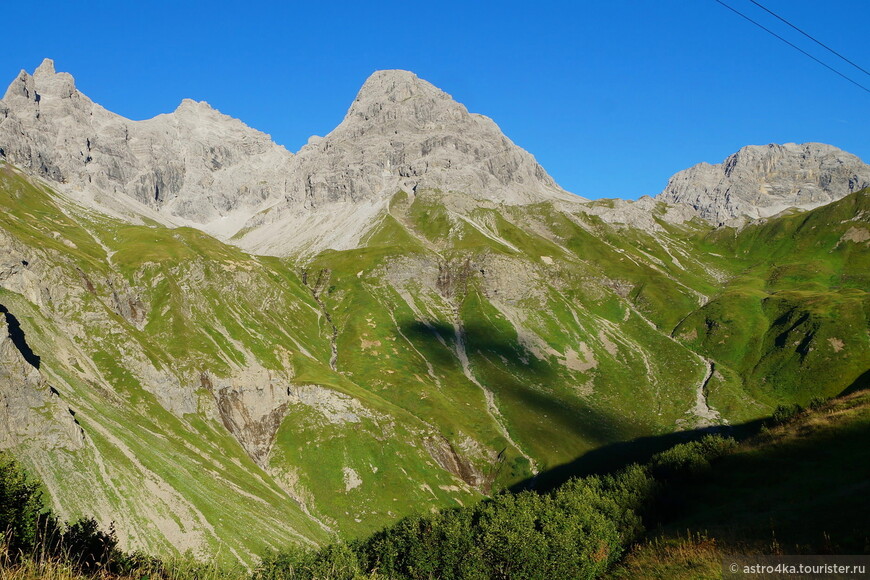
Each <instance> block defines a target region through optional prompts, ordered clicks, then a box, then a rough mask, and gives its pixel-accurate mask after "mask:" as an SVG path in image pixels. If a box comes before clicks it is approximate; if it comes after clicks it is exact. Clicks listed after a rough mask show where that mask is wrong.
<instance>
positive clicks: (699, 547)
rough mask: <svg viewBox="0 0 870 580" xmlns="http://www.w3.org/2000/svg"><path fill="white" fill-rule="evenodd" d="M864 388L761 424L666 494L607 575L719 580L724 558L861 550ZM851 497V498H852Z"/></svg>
mask: <svg viewBox="0 0 870 580" xmlns="http://www.w3.org/2000/svg"><path fill="white" fill-rule="evenodd" d="M868 443H870V392H868V391H866V390H865V391H858V392H856V393H852V394H849V395H847V396H845V397H843V398H841V399H838V400H834V401H831V402H829V403H827V404H825V405H818V406H816V408H815V409H814V410H811V411H805V412H803V413H800V414H799V415H797V416H796V417H793V418H792V419H791V420H789V421H786V422H785V423H784V424H782V425H780V426H776V427H772V428H770V429H763V430H762V432H761V434H759V435H757V436H756V437H754V438H752V439H750V440H748V441H746V442H744V443H742V444H741V445H740V447H738V449H737V450H736V452H735V453H733V454H731V455H729V456H728V457H725V458H723V459H722V460H720V461H719V462H717V463H715V464H714V465H713V467H712V469H709V470H707V471H705V472H703V473H701V474H699V477H696V478H695V479H694V480H692V481H691V482H689V485H684V486H682V487H681V488H679V489H675V490H673V493H672V494H671V497H669V498H667V499H668V508H669V509H668V511H669V515H668V516H667V517H665V518H664V519H663V521H661V522H659V523H660V527H659V528H658V529H656V530H654V531H653V532H652V533H650V537H649V538H648V539H647V540H646V541H644V542H641V543H640V544H639V545H638V546H636V547H635V549H634V550H633V551H632V552H631V553H630V554H629V555H628V556H627V557H626V558H625V560H624V562H622V563H621V564H620V565H619V566H617V567H616V568H615V569H614V570H612V571H611V572H610V573H609V574H608V575H606V577H608V578H638V577H645V578H685V579H687V580H688V579H692V580H694V579H697V578H721V577H722V558H723V554H759V553H760V554H862V553H863V554H866V553H867V549H868V535H867V526H866V522H867V517H868V515H870V514H868V510H867V504H866V502H864V501H861V500H860V497H861V496H862V494H863V493H865V492H866V491H867V485H868V480H870V470H868V465H870V456H868V450H870V445H868ZM856 498H858V499H856Z"/></svg>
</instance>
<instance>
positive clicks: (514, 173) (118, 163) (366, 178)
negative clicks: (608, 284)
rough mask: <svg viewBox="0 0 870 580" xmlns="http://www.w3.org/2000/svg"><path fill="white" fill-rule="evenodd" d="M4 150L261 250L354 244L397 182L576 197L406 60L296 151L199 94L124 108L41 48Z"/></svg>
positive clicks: (62, 178) (103, 193) (534, 197)
mask: <svg viewBox="0 0 870 580" xmlns="http://www.w3.org/2000/svg"><path fill="white" fill-rule="evenodd" d="M0 159H6V160H8V161H9V162H11V163H13V164H15V165H17V166H19V167H21V168H24V169H25V170H27V171H28V172H31V173H33V174H36V175H38V176H39V177H42V178H44V179H47V180H50V181H52V182H55V183H57V184H64V186H65V190H66V191H73V192H80V193H81V196H80V197H82V198H84V199H85V200H86V201H90V202H93V203H91V205H95V206H97V207H98V208H102V205H104V204H107V203H117V198H118V197H119V196H120V197H125V198H127V199H130V200H135V202H137V203H138V206H137V207H139V208H140V213H143V215H149V217H152V218H154V217H157V218H158V219H161V218H162V221H167V222H168V223H173V224H185V223H186V224H189V225H194V226H197V227H201V228H202V229H205V230H206V231H208V232H209V233H212V234H215V235H218V236H219V237H222V238H223V239H228V238H230V237H231V236H233V234H236V233H237V232H238V231H239V230H244V233H245V234H246V235H245V236H241V237H237V239H236V242H237V243H238V245H240V246H242V247H245V248H246V249H250V250H256V251H260V252H267V253H289V252H291V251H293V250H294V249H297V248H299V247H304V246H312V247H313V248H314V249H323V248H326V247H332V248H337V249H344V248H345V247H353V246H354V245H355V244H356V243H357V242H358V240H359V238H360V236H361V235H362V233H363V232H364V231H365V229H366V228H367V227H368V226H369V225H370V224H371V223H373V222H374V221H375V219H376V217H377V214H378V212H379V211H380V210H381V209H382V208H383V206H384V204H385V203H386V201H387V200H388V199H389V198H390V197H391V196H392V195H393V194H395V193H396V192H397V191H399V190H405V191H408V192H413V191H415V190H417V189H418V188H429V189H441V190H445V191H458V192H462V193H464V194H467V195H470V196H475V197H479V198H483V199H490V200H496V201H499V202H502V203H507V204H523V203H532V202H535V201H541V200H544V199H555V198H559V199H566V200H576V199H579V198H576V197H575V196H572V195H571V194H569V193H566V192H565V191H563V190H562V189H561V188H559V186H558V185H556V183H555V182H554V181H553V179H552V178H551V177H550V176H549V175H547V173H546V172H545V171H544V169H543V168H542V167H541V166H540V165H539V164H538V163H537V162H535V160H534V158H533V157H532V156H531V155H530V154H529V153H527V152H526V151H524V150H522V149H521V148H519V147H517V146H516V145H514V144H513V143H512V142H511V141H510V140H509V139H508V138H507V137H505V136H504V135H503V134H502V132H501V131H500V130H499V128H498V126H497V125H496V124H495V123H494V122H493V121H492V120H491V119H489V118H487V117H484V116H482V115H476V114H471V113H469V112H468V111H467V110H466V108H465V107H464V106H463V105H461V104H459V103H457V102H456V101H454V100H453V99H452V98H451V97H450V95H448V94H447V93H445V92H443V91H441V90H439V89H437V88H436V87H434V86H433V85H431V84H430V83H428V82H426V81H424V80H421V79H419V78H417V76H416V75H414V74H413V73H410V72H407V71H399V70H390V71H379V72H376V73H374V74H373V75H372V76H371V77H370V78H369V79H368V80H367V81H366V82H365V84H364V85H363V87H362V89H361V90H360V92H359V94H358V95H357V98H356V99H355V101H354V102H353V104H352V105H351V107H350V110H349V111H348V113H347V116H346V117H345V119H344V121H343V122H342V123H341V124H340V125H339V126H338V127H337V128H336V129H335V130H334V131H332V132H331V133H330V134H329V135H327V136H326V137H323V138H319V137H312V138H311V139H310V140H309V143H308V145H306V146H305V147H303V148H302V150H301V151H300V152H299V154H298V155H296V156H294V155H293V154H292V153H290V152H288V151H287V150H286V149H284V148H283V147H281V146H280V145H277V144H275V143H274V142H273V141H272V140H271V139H270V137H269V136H268V135H266V134H264V133H261V132H259V131H256V130H254V129H251V128H250V127H247V126H246V125H244V124H243V123H242V122H241V121H238V120H236V119H233V118H231V117H228V116H226V115H223V114H221V113H219V112H218V111H216V110H215V109H213V108H211V107H210V106H209V105H208V104H207V103H205V102H195V101H192V100H190V99H185V100H184V101H182V103H181V105H179V107H178V108H177V109H176V110H175V111H174V112H172V113H169V114H164V115H158V116H157V117H154V118H153V119H148V120H144V121H132V120H129V119H125V118H124V117H121V116H119V115H116V114H114V113H112V112H110V111H107V110H106V109H104V108H103V107H101V106H100V105H98V104H96V103H94V102H93V101H91V100H90V99H89V98H88V97H86V96H85V95H83V94H82V93H81V92H79V91H78V90H77V89H76V86H75V81H74V80H73V77H72V76H70V75H69V74H68V73H57V72H55V70H54V63H53V62H52V61H51V60H49V59H46V60H45V61H44V62H43V63H42V64H41V65H40V66H39V68H37V69H36V71H35V72H34V73H33V75H30V74H28V73H27V72H25V71H21V73H20V74H19V76H18V77H17V78H16V79H15V81H13V83H12V84H11V85H10V86H9V89H8V90H7V91H6V95H5V96H4V98H3V100H2V101H0ZM112 198H114V200H113V199H112ZM145 210H153V211H154V212H155V213H153V214H144V211H145ZM174 218H179V219H174ZM324 232H341V234H340V235H335V236H325V237H324V235H323V233H324ZM239 238H240V239H239Z"/></svg>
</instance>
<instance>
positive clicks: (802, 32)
mask: <svg viewBox="0 0 870 580" xmlns="http://www.w3.org/2000/svg"><path fill="white" fill-rule="evenodd" d="M749 1H750V2H752V3H753V4H755V5H756V6H758V7H759V8H761V9H762V10H764V11H765V12H767V13H768V14H770V15H771V16H774V17H776V18H778V19H779V20H782V21H783V22H785V23H786V24H788V25H789V26H791V27H792V28H794V29H795V30H797V31H798V32H800V33H801V34H803V35H804V36H806V37H807V38H809V39H810V40H812V41H813V42H815V43H816V44H818V45H819V46H821V47H822V48H824V49H826V50H827V51H828V52H832V53H833V54H835V55H837V56H839V57H840V58H842V59H843V60H845V61H846V62H848V63H849V64H851V65H852V66H854V67H855V68H856V69H858V70H859V71H861V72H862V73H864V74H866V75H870V72H867V71H866V70H864V69H863V68H861V67H860V66H858V65H857V64H855V63H854V62H852V61H851V60H849V59H848V58H846V57H845V56H843V55H842V54H840V53H839V52H837V51H836V50H834V49H833V48H831V47H830V46H828V45H827V44H825V43H823V42H821V41H819V40H816V39H815V38H813V37H812V36H811V35H810V34H808V33H806V32H804V31H803V30H801V29H800V28H798V27H797V26H795V25H794V24H792V23H791V22H789V21H788V20H786V19H785V18H783V17H782V16H780V15H779V14H777V13H776V12H774V11H773V10H769V9H767V8H765V7H764V6H762V5H761V4H760V3H758V2H756V1H755V0H749Z"/></svg>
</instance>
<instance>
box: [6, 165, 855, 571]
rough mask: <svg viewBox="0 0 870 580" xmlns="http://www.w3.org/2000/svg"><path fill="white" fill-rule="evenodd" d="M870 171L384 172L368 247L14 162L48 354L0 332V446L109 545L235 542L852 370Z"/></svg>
mask: <svg viewBox="0 0 870 580" xmlns="http://www.w3.org/2000/svg"><path fill="white" fill-rule="evenodd" d="M867 198H868V194H867V192H866V191H865V192H859V193H857V194H853V195H851V196H848V197H846V198H844V199H843V200H841V201H839V202H835V203H834V204H831V205H829V206H825V207H823V208H819V209H816V210H813V211H810V212H805V213H798V214H794V215H786V216H783V217H779V218H771V219H769V220H766V221H765V222H763V223H755V224H750V225H748V226H746V227H744V228H743V229H741V230H734V229H729V228H720V229H714V228H712V227H711V226H709V225H708V224H705V223H703V222H700V221H694V222H688V223H684V224H683V225H680V226H676V225H674V224H672V223H669V222H667V221H666V220H664V219H662V218H661V215H659V214H657V213H656V212H653V219H654V220H655V223H656V224H657V226H656V228H655V229H654V230H641V229H637V228H633V227H630V226H625V225H618V224H610V223H607V222H605V221H603V220H602V219H601V217H600V216H598V215H596V214H595V213H594V212H593V211H591V210H590V211H589V212H587V211H584V210H583V207H584V206H581V205H576V206H574V205H571V206H566V205H564V204H560V203H557V202H548V203H540V204H535V205H529V206H505V205H501V204H498V203H493V202H483V201H480V200H474V201H473V202H472V201H471V200H469V199H468V198H466V197H465V196H463V195H461V194H458V193H455V192H440V191H436V190H420V191H417V192H416V194H413V195H411V194H407V193H404V192H398V193H397V194H396V195H395V196H394V197H393V199H392V200H391V203H390V204H389V207H388V208H387V209H386V210H385V211H384V212H382V214H381V215H380V216H379V221H378V225H377V226H376V227H374V228H372V229H371V230H369V232H368V233H367V234H366V237H365V238H364V239H363V241H362V245H361V247H359V248H357V249H351V250H343V251H334V250H327V251H324V252H322V253H320V254H318V255H316V256H308V257H305V258H304V259H303V258H301V257H299V258H294V257H292V256H291V257H288V258H274V257H262V256H253V255H249V254H246V253H245V252H243V251H241V250H239V249H238V248H235V247H232V246H228V245H226V244H223V243H221V242H219V241H217V240H215V239H214V238H211V237H209V236H207V235H206V234H203V233H201V232H199V231H197V230H194V229H191V228H176V229H171V228H166V227H163V226H159V225H157V224H154V223H150V224H149V223H143V224H140V225H133V224H130V223H126V222H123V221H120V220H119V219H115V218H111V217H108V216H106V215H102V214H98V213H95V212H93V211H91V210H87V209H85V208H82V207H80V206H78V205H76V204H75V203H73V202H72V201H70V200H69V199H68V198H66V197H64V196H63V195H59V194H57V193H55V192H53V191H51V190H50V189H49V188H47V187H46V186H45V185H43V184H39V183H37V182H35V181H33V180H31V179H29V178H27V177H26V176H25V175H24V174H22V173H20V172H18V171H17V170H15V169H14V168H12V167H11V166H9V165H3V166H0V211H2V219H0V245H2V246H3V248H4V252H5V256H6V258H4V260H3V262H2V263H0V304H2V305H3V306H4V307H5V308H6V309H7V310H8V312H9V313H10V314H11V315H12V316H14V317H15V320H16V321H17V322H18V324H20V328H21V329H22V332H23V334H24V337H25V339H26V343H27V345H28V347H29V348H30V349H32V351H33V353H35V355H36V356H38V357H39V366H38V368H37V367H36V366H34V365H33V364H30V363H29V362H28V361H27V360H26V358H25V357H24V356H23V353H22V351H21V350H20V349H19V348H18V347H17V346H16V345H15V344H13V342H12V341H11V340H5V339H4V342H2V343H0V355H2V361H0V362H3V366H2V368H0V396H2V398H3V400H4V401H5V403H6V409H7V410H6V411H5V412H6V414H7V424H9V425H10V426H12V428H11V429H10V430H9V432H8V433H6V434H4V435H2V437H3V438H2V439H0V446H2V447H4V448H10V449H11V450H12V451H13V453H15V455H16V456H18V457H19V458H20V459H21V461H22V462H23V463H24V464H25V465H26V466H27V467H28V468H29V469H31V470H33V471H34V472H35V473H37V474H38V475H39V477H40V478H41V479H42V480H43V481H44V482H45V486H46V489H47V491H48V495H49V497H50V498H51V501H52V503H53V506H54V508H55V509H56V511H57V512H58V513H59V514H60V515H61V516H63V517H64V518H66V519H70V520H72V519H74V518H76V517H80V516H95V517H97V519H98V520H99V521H101V522H103V523H104V524H108V523H109V522H111V521H115V522H116V527H117V529H118V533H119V539H120V540H121V542H122V545H123V546H124V547H144V548H147V549H149V550H151V551H153V552H155V553H169V552H172V551H173V549H174V548H173V547H175V548H180V549H181V550H182V551H183V550H186V549H190V550H191V551H193V552H194V553H197V554H200V555H203V556H215V555H217V556H218V557H219V558H225V559H227V560H241V561H243V562H248V563H250V562H252V561H253V560H254V559H255V557H256V555H258V554H260V553H262V552H263V551H264V550H265V549H267V548H269V547H273V548H280V547H282V546H285V545H288V544H292V543H302V544H323V543H327V542H329V541H331V540H333V539H335V538H337V537H343V538H353V537H360V536H363V535H367V534H369V533H371V532H372V531H375V530H377V529H379V528H381V527H382V526H384V525H386V524H388V523H391V522H394V521H396V520H397V519H399V518H401V517H403V516H407V515H412V514H419V513H425V512H427V511H430V510H433V509H440V508H445V507H455V506H463V505H470V504H473V503H475V502H477V501H479V500H480V499H482V498H484V497H486V496H487V495H489V494H491V493H493V492H494V491H496V490H498V489H502V488H504V487H507V486H511V485H514V484H518V483H520V482H524V481H532V480H533V479H534V477H535V474H536V473H539V472H543V471H546V470H550V469H553V468H556V467H558V466H560V465H563V464H566V463H569V462H571V461H572V460H574V459H576V458H578V457H580V456H582V455H583V454H585V453H587V452H589V451H591V450H595V449H597V448H600V447H602V446H604V445H608V444H611V443H615V442H620V441H627V440H631V439H634V438H637V437H643V436H649V435H658V434H667V433H671V432H673V431H675V430H679V429H689V428H695V427H706V426H714V425H717V424H722V423H725V422H731V423H736V422H742V421H746V420H749V419H753V418H757V417H760V416H764V415H767V414H769V413H770V412H771V410H772V409H773V408H774V407H775V406H776V405H777V404H781V403H794V402H799V403H806V401H808V400H809V399H810V398H812V397H814V396H829V395H831V394H835V393H838V392H840V391H842V390H843V389H845V388H847V387H848V386H849V385H851V384H852V383H854V382H855V381H856V380H857V379H858V377H859V376H860V375H861V374H862V373H864V372H866V370H867V367H868V366H870V365H868V360H870V340H868V336H867V332H866V329H867V326H868V324H867V323H868V318H867V317H868V314H867V313H868V308H867V306H868V302H867V288H868V285H867V274H866V273H867V271H868V269H867V265H868V237H867V236H868V235H870V234H868V232H870V228H868V213H867V210H866V205H867V203H868V202H867ZM658 207H660V208H663V207H664V206H658ZM656 211H658V210H656ZM662 211H663V210H662ZM7 325H9V322H8V321H7ZM0 334H2V335H3V336H6V335H7V334H9V333H8V332H2V333H0Z"/></svg>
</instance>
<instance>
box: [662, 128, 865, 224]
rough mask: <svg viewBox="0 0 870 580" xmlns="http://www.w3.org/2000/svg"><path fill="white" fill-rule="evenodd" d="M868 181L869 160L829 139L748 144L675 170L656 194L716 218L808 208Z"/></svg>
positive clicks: (763, 214) (729, 218) (743, 216)
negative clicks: (719, 158)
mask: <svg viewBox="0 0 870 580" xmlns="http://www.w3.org/2000/svg"><path fill="white" fill-rule="evenodd" d="M868 186H870V166H868V165H866V164H865V163H863V162H862V161H861V160H860V159H858V158H857V157H856V156H854V155H852V154H851V153H846V152H845V151H843V150H841V149H837V148H836V147H832V146H831V145H825V144H822V143H804V144H803V145H797V144H794V143H786V144H785V145H775V144H771V145H763V146H757V145H750V146H747V147H743V148H742V149H740V151H738V152H737V153H735V154H734V155H731V156H730V157H728V159H726V160H725V161H723V162H722V163H719V164H717V165H710V164H709V163H700V164H698V165H695V166H694V167H691V168H689V169H686V170H684V171H680V172H679V173H677V174H676V175H674V176H673V177H671V179H670V181H669V182H668V186H667V188H665V190H664V191H663V192H662V193H661V194H659V195H658V196H657V199H659V200H661V201H666V202H668V203H685V204H688V205H690V206H692V207H693V208H695V209H696V210H697V211H698V213H699V214H700V215H701V217H703V218H704V219H706V220H709V221H712V222H714V223H718V224H722V223H726V222H729V220H741V221H742V220H743V219H745V218H763V217H769V216H772V215H775V214H777V213H779V212H781V211H783V210H785V209H788V208H791V207H796V208H801V209H812V208H814V207H818V206H821V205H824V204H826V203H830V202H832V201H836V200H838V199H840V198H842V197H844V196H846V195H848V194H850V193H852V192H855V191H858V190H860V189H863V188H865V187H868Z"/></svg>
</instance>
